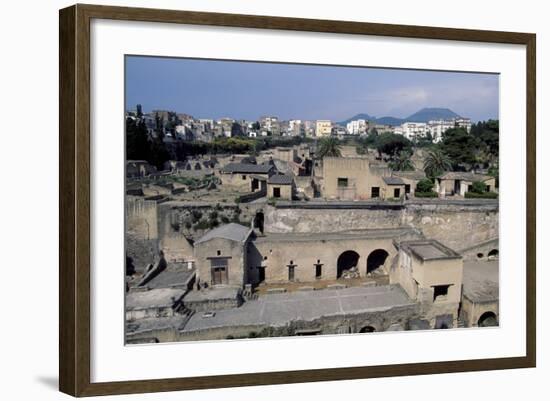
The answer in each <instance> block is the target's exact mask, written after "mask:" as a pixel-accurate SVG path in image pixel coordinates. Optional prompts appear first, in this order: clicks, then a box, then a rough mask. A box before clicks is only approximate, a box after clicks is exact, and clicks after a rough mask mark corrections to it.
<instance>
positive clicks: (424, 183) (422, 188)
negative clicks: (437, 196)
mask: <svg viewBox="0 0 550 401" xmlns="http://www.w3.org/2000/svg"><path fill="white" fill-rule="evenodd" d="M433 187H434V184H433V182H432V181H431V180H430V179H428V178H424V179H423V180H420V181H418V183H417V184H416V192H432V189H433Z"/></svg>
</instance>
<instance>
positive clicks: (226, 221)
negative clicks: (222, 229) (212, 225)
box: [221, 216, 229, 224]
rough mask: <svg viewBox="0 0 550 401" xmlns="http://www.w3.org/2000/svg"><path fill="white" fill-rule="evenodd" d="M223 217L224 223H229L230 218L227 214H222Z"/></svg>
mask: <svg viewBox="0 0 550 401" xmlns="http://www.w3.org/2000/svg"><path fill="white" fill-rule="evenodd" d="M221 219H222V223H223V224H227V223H229V218H228V217H227V216H222V217H221Z"/></svg>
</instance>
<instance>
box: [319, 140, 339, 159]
mask: <svg viewBox="0 0 550 401" xmlns="http://www.w3.org/2000/svg"><path fill="white" fill-rule="evenodd" d="M316 153H317V157H318V158H319V159H322V158H323V157H341V156H342V152H341V147H340V143H339V142H338V139H337V138H335V137H333V136H329V137H326V138H323V139H321V140H320V141H319V145H318V148H317V152H316Z"/></svg>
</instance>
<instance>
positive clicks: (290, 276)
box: [288, 265, 296, 281]
mask: <svg viewBox="0 0 550 401" xmlns="http://www.w3.org/2000/svg"><path fill="white" fill-rule="evenodd" d="M295 267H296V266H294V265H289V266H288V281H294V273H295V272H294V268H295Z"/></svg>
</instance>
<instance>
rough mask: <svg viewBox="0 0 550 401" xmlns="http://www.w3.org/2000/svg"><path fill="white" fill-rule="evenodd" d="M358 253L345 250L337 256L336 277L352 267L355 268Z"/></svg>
mask: <svg viewBox="0 0 550 401" xmlns="http://www.w3.org/2000/svg"><path fill="white" fill-rule="evenodd" d="M358 262H359V254H358V253H357V252H355V251H345V252H343V253H342V254H340V256H338V261H337V264H336V266H337V269H336V278H340V277H342V273H344V272H345V271H348V270H350V269H353V268H357V263H358Z"/></svg>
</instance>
